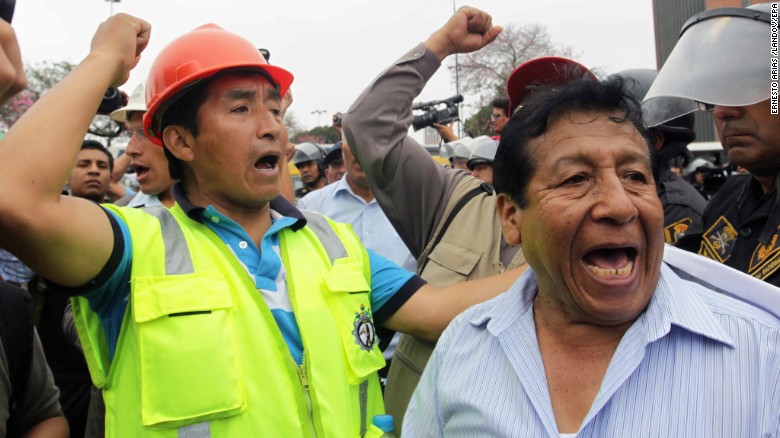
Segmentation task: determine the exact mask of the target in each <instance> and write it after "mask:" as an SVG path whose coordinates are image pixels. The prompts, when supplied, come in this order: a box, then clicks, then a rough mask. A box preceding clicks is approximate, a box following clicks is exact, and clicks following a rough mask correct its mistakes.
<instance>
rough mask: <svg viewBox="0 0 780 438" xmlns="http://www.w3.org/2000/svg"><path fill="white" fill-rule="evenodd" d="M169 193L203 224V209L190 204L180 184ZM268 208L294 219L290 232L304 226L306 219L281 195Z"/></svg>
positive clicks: (191, 217) (193, 218)
mask: <svg viewBox="0 0 780 438" xmlns="http://www.w3.org/2000/svg"><path fill="white" fill-rule="evenodd" d="M171 192H172V193H173V199H174V200H176V203H177V204H179V206H180V207H181V209H182V210H184V212H185V213H186V214H187V217H189V218H190V219H192V220H195V221H198V222H203V210H205V207H201V206H197V205H194V204H193V203H192V202H190V200H189V199H188V198H187V195H186V194H185V193H184V189H183V188H182V185H181V183H180V182H177V183H174V185H173V188H172V189H171ZM270 207H271V210H273V211H276V212H277V213H279V214H280V215H281V216H286V217H289V218H293V219H295V223H294V224H292V225H291V226H290V229H291V230H293V231H298V230H300V229H301V228H303V227H304V226H305V225H306V218H305V217H304V216H303V213H301V211H300V210H298V209H297V208H295V206H294V205H293V204H291V203H290V202H289V201H288V200H286V199H284V197H282V196H281V195H279V196H277V197H276V198H274V199H273V200H272V201H271V202H270Z"/></svg>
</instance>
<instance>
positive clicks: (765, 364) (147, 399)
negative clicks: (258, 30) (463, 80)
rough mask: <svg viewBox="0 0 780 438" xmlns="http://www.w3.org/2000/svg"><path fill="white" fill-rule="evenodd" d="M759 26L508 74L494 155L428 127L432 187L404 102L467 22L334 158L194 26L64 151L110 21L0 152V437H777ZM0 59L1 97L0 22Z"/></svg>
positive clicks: (775, 162) (86, 111)
mask: <svg viewBox="0 0 780 438" xmlns="http://www.w3.org/2000/svg"><path fill="white" fill-rule="evenodd" d="M770 22H771V20H770V4H769V3H766V4H759V5H755V6H751V7H748V8H742V9H723V10H715V11H710V12H708V13H706V16H703V17H696V18H694V19H692V20H690V21H689V22H688V23H686V26H685V27H684V28H683V31H682V34H681V38H680V41H679V42H678V44H677V46H676V48H675V50H674V51H673V52H672V54H671V56H670V57H669V60H668V61H667V62H666V64H665V65H664V66H663V68H661V70H660V71H655V70H649V69H632V70H626V71H623V72H619V73H616V74H614V75H611V76H608V77H600V76H599V75H597V74H594V73H593V72H591V71H590V70H589V69H588V68H586V67H585V66H583V65H582V64H580V63H578V62H575V61H573V60H570V59H565V58H560V57H543V58H538V59H534V60H531V61H529V62H527V63H524V64H522V65H520V66H519V67H517V68H516V69H515V70H514V71H513V72H512V74H511V76H510V77H509V80H508V82H507V84H506V96H503V97H499V98H497V99H495V100H493V102H492V103H491V105H492V107H493V112H492V115H491V122H490V126H491V129H492V130H493V133H494V135H493V136H492V137H491V136H482V137H477V138H457V136H456V135H455V134H454V132H453V130H452V128H451V126H449V125H439V124H436V125H434V126H435V128H436V129H437V130H438V132H439V133H440V134H441V137H442V139H443V142H444V145H443V146H442V149H441V150H442V156H446V157H447V158H449V160H450V166H442V165H441V164H439V163H437V162H436V161H434V160H433V159H431V157H430V154H429V153H428V152H427V151H426V149H425V148H423V147H422V146H421V145H419V144H418V142H417V141H416V140H415V139H414V138H413V137H411V136H409V135H408V131H409V127H410V125H411V124H412V119H413V114H412V102H413V100H414V99H415V98H416V96H417V95H418V94H419V93H420V92H421V90H422V89H423V87H424V86H425V84H426V82H427V81H428V80H429V79H430V78H431V76H432V75H433V74H434V73H435V72H436V71H437V69H439V68H440V67H441V65H442V63H443V62H444V60H445V59H447V58H448V57H449V56H452V55H455V54H458V53H469V52H473V51H476V50H479V49H481V48H483V47H485V46H486V45H488V44H491V43H492V42H493V41H494V40H495V38H496V37H497V36H498V34H499V33H500V32H501V30H502V29H501V27H500V26H496V25H494V24H493V18H492V17H491V16H490V15H489V14H488V13H486V12H483V11H480V10H478V9H474V8H470V7H463V8H461V9H459V10H458V11H457V12H455V13H454V14H453V16H452V17H451V18H450V19H449V21H447V22H446V23H445V24H444V25H443V26H442V27H441V28H439V29H437V30H435V31H434V32H433V33H432V34H431V35H430V36H429V37H428V39H426V40H425V41H424V42H422V43H420V44H418V45H416V46H415V47H413V48H411V50H409V51H408V52H407V53H406V54H405V55H404V56H402V57H401V58H400V59H398V60H397V61H395V62H394V63H392V64H391V65H390V66H389V67H388V68H387V69H386V70H384V71H383V72H381V73H380V74H379V75H378V76H377V77H376V78H375V79H374V80H373V81H372V82H371V83H370V84H369V85H368V86H367V88H366V89H365V91H364V92H363V93H362V94H361V95H360V96H359V97H357V99H356V100H355V101H354V103H353V104H352V106H351V107H350V108H349V110H348V111H346V112H345V113H344V114H343V115H342V114H341V113H337V114H335V115H334V117H333V126H334V128H336V129H337V131H338V133H339V136H340V138H341V140H340V141H339V142H338V143H336V144H335V145H333V146H332V147H331V148H329V149H326V148H324V147H323V146H321V145H318V144H316V143H302V144H298V145H293V144H291V143H290V142H289V141H288V136H287V130H286V128H285V126H284V123H283V118H284V114H285V112H286V111H287V109H288V108H289V106H290V105H291V104H292V93H291V91H290V87H291V85H292V83H293V75H292V73H290V72H288V71H287V70H285V69H283V68H282V67H280V66H276V65H272V64H269V62H268V59H267V56H264V55H263V54H262V53H261V52H260V51H258V49H257V48H256V45H254V44H253V43H252V42H250V41H248V40H246V39H244V38H243V37H241V36H239V35H236V34H234V33H231V32H229V31H226V30H225V29H222V28H220V27H219V26H216V25H213V24H207V25H204V26H201V27H199V28H197V29H194V30H193V31H191V32H189V33H187V34H184V35H182V36H180V37H178V38H176V39H174V40H173V41H171V42H169V43H168V45H167V46H165V48H163V50H162V51H161V52H160V53H159V55H157V57H156V59H155V61H154V62H153V64H152V66H151V69H150V71H149V74H148V79H147V80H146V81H145V82H144V83H142V84H138V85H137V86H136V88H135V89H134V91H133V93H132V94H131V95H130V97H129V99H128V101H127V103H126V104H125V105H124V106H122V107H121V108H119V109H116V110H115V111H113V112H112V113H111V118H112V119H114V120H115V121H116V122H117V123H120V124H121V125H122V126H123V128H124V130H125V132H126V133H127V135H128V136H129V143H128V145H127V149H126V151H125V154H124V155H123V156H122V157H119V159H117V160H115V159H114V157H113V156H112V154H111V153H110V152H109V151H108V150H107V149H106V148H105V147H104V146H103V144H101V143H100V142H97V141H94V140H85V139H84V137H85V133H86V132H87V128H88V127H89V124H90V121H91V120H92V117H93V116H94V115H95V112H96V110H97V108H98V106H99V104H100V102H101V99H102V96H103V95H104V93H105V90H106V89H107V88H109V87H117V86H120V85H122V84H123V83H124V82H125V81H126V80H127V78H128V76H129V72H130V71H131V70H132V69H133V68H134V67H135V65H136V63H137V62H138V59H139V57H140V55H141V53H142V52H143V51H144V49H145V48H146V45H147V44H148V42H149V38H150V31H151V27H150V25H149V24H148V23H147V22H145V21H144V20H143V19H140V18H136V17H133V16H130V15H126V14H117V15H115V16H113V17H111V18H109V19H108V20H107V21H105V22H104V23H102V24H101V25H100V27H99V28H98V30H97V31H96V33H95V36H94V38H93V40H92V46H91V49H90V52H89V54H88V55H87V56H86V58H85V59H84V60H83V61H82V62H81V63H80V64H79V65H78V66H76V68H75V69H74V70H73V71H72V72H71V73H70V74H69V75H68V76H67V77H66V78H65V79H64V80H63V81H61V82H60V83H59V84H57V85H56V86H55V87H54V88H52V90H51V91H49V92H48V93H46V94H45V95H44V96H42V98H41V99H40V100H39V101H38V102H36V103H35V105H33V107H32V108H31V109H30V110H29V111H28V112H27V113H26V114H24V115H23V116H22V117H21V118H20V120H19V121H18V122H17V123H16V124H15V125H14V126H12V127H11V129H10V130H9V131H8V132H7V133H6V134H5V136H4V137H3V138H2V139H0V211H2V214H0V248H1V249H0V279H2V280H4V281H2V282H0V343H2V346H3V349H2V350H0V436H4V435H8V436H42V437H43V436H45V437H58V436H63V437H64V436H68V435H70V436H88V437H95V436H111V437H115V436H116V437H124V436H159V437H174V436H178V437H190V436H194V437H206V436H255V435H257V434H262V435H263V436H266V435H267V436H320V437H323V436H324V437H331V436H332V437H344V436H359V437H380V436H382V434H384V433H387V432H389V431H390V430H392V424H390V425H388V422H387V421H386V418H383V417H380V416H381V415H382V414H385V413H388V414H390V415H392V418H393V421H394V425H395V432H394V433H395V434H397V435H399V434H401V433H402V434H403V436H408V437H415V436H507V437H509V436H549V437H574V436H648V437H649V436H702V437H704V436H706V437H710V436H714V437H733V436H745V437H748V436H780V290H779V289H777V286H780V272H779V271H778V270H779V269H780V241H779V240H780V238H779V236H780V199H779V198H778V197H779V196H780V195H779V194H778V193H780V190H778V189H779V188H778V179H780V117H779V116H777V115H772V114H771V111H770V105H771V103H770V93H769V84H770V74H769V68H768V65H769V64H768V59H769V58H768V53H769V50H768V48H769V42H770ZM702 35H710V37H707V38H704V37H703V36H702ZM746 39H747V40H748V41H749V43H750V44H747V46H746V45H745V40H746ZM735 41H739V42H740V43H739V44H737V43H735ZM0 45H1V47H2V51H3V54H4V55H5V56H0V64H2V65H0V67H2V68H0V94H2V99H1V100H2V102H5V101H6V100H8V99H9V98H10V97H11V96H13V95H14V94H16V93H18V92H19V91H20V90H22V89H24V87H25V83H26V79H25V76H24V72H23V70H22V68H21V56H20V53H19V48H18V45H17V43H16V38H15V36H14V34H13V29H12V28H11V27H10V25H8V24H7V23H5V22H2V21H1V20H0ZM745 47H751V49H749V50H746V49H745ZM694 48H695V50H694ZM762 48H766V49H767V50H765V51H762V50H761V49H762ZM737 58H738V59H740V62H733V59H737ZM697 67H698V68H697ZM700 84H712V87H701V86H700ZM696 110H703V111H711V112H712V115H713V117H714V119H715V122H716V123H715V125H716V127H717V129H718V134H719V137H720V139H721V143H722V144H723V147H724V150H725V152H726V153H727V155H728V158H729V160H730V161H731V163H732V164H734V165H738V166H741V167H742V168H744V169H746V171H747V172H746V173H744V174H742V175H739V176H734V177H731V178H729V180H728V181H727V182H726V184H725V185H724V186H723V188H722V189H721V190H720V191H719V192H718V193H717V195H716V196H714V197H713V198H712V199H709V200H707V199H705V198H704V197H702V196H701V194H700V193H699V192H698V191H697V190H696V189H695V188H694V187H692V186H691V185H690V184H688V182H686V181H684V180H683V179H682V178H681V177H680V176H679V175H677V174H676V173H675V172H674V171H673V168H672V167H673V166H672V164H673V163H674V161H673V159H674V158H675V157H678V156H680V154H684V153H685V152H686V147H687V145H688V144H689V143H690V142H692V141H693V140H694V139H695V134H694V131H693V114H692V113H693V111H696ZM44 123H45V124H46V125H47V126H48V128H47V129H46V130H41V129H40V126H43V124H44ZM40 157H47V159H46V160H40ZM120 160H121V161H120ZM288 162H291V163H292V164H293V165H295V166H296V167H297V168H298V170H299V172H300V175H301V180H302V184H303V185H302V187H301V188H300V189H298V190H293V185H292V179H291V178H290V175H289V171H288ZM126 168H130V169H132V170H133V171H134V173H135V175H136V179H137V182H138V186H139V191H138V192H137V193H129V194H127V196H124V197H123V196H121V195H123V194H124V192H123V190H121V189H120V190H117V184H118V181H119V179H120V178H121V175H122V174H124V171H125V169H126ZM63 187H66V190H65V191H63ZM119 198H121V199H119ZM25 289H26V290H27V291H25ZM47 363H48V366H47ZM375 418H377V420H376V421H374V419H375Z"/></svg>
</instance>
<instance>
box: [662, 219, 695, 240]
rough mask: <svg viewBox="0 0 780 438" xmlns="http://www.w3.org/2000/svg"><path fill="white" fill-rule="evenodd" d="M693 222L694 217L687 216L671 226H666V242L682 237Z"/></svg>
mask: <svg viewBox="0 0 780 438" xmlns="http://www.w3.org/2000/svg"><path fill="white" fill-rule="evenodd" d="M692 223H693V219H691V218H689V217H686V218H685V219H683V220H681V221H677V222H675V223H673V224H671V225H669V226H666V227H664V238H665V239H666V243H669V244H672V243H674V242H677V241H678V240H680V239H682V237H683V236H684V235H685V232H686V231H688V227H690V226H691V224H692Z"/></svg>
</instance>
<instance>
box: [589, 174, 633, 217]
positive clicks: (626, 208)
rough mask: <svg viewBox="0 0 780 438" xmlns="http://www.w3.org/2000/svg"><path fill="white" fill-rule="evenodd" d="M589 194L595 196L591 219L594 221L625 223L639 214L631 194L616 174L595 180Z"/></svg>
mask: <svg viewBox="0 0 780 438" xmlns="http://www.w3.org/2000/svg"><path fill="white" fill-rule="evenodd" d="M590 196H593V197H595V198H596V199H595V203H596V205H595V206H594V207H593V210H592V211H593V219H594V220H596V221H603V220H606V221H610V222H613V223H615V224H626V223H629V222H631V221H632V220H634V219H635V218H636V217H637V216H638V214H639V211H638V210H637V208H636V206H635V205H634V200H633V198H632V196H631V195H630V194H629V193H628V191H627V190H626V188H625V187H624V186H623V183H622V181H621V180H620V178H619V177H618V176H617V175H614V176H611V177H609V178H606V179H605V180H601V181H600V182H597V183H596V184H595V186H594V189H593V191H592V192H591V194H590Z"/></svg>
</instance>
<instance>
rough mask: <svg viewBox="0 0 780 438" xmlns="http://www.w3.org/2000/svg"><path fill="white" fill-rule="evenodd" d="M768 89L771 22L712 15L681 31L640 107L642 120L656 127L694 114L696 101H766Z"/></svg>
mask: <svg viewBox="0 0 780 438" xmlns="http://www.w3.org/2000/svg"><path fill="white" fill-rule="evenodd" d="M729 11H739V10H735V9H730V10H729ZM742 11H744V9H743V10H742ZM711 12H716V11H711ZM724 13H727V12H724ZM766 15H767V16H768V14H766ZM769 89H770V38H769V24H768V23H767V22H764V21H762V20H756V19H752V18H748V17H746V16H744V15H743V16H734V15H718V16H714V17H712V18H707V19H704V20H701V21H700V22H697V23H695V24H692V25H691V26H690V27H688V28H687V29H685V30H684V31H683V34H682V36H681V37H680V40H679V41H678V42H677V45H676V46H675V47H674V50H673V51H672V53H671V54H670V55H669V58H668V59H667V60H666V63H665V64H664V66H663V68H662V69H661V71H660V72H659V73H658V77H657V78H656V80H655V82H654V83H653V85H652V87H650V90H649V91H648V92H647V96H645V100H644V102H643V103H642V107H643V109H644V113H645V122H646V123H647V125H648V126H651V127H652V126H658V125H660V124H662V123H665V122H667V121H669V120H672V119H675V118H677V117H680V116H682V115H685V114H688V113H691V112H693V111H696V110H697V109H699V105H698V103H699V102H701V103H705V104H710V105H724V106H746V105H752V104H754V103H758V102H761V101H764V100H767V99H769V94H770V93H769Z"/></svg>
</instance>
